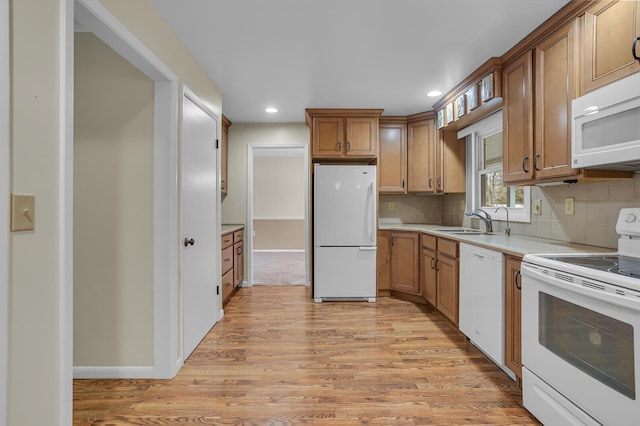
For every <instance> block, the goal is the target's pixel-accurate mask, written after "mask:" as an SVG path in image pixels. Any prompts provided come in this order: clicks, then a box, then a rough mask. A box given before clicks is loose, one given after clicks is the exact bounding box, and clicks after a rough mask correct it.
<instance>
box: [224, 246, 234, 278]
mask: <svg viewBox="0 0 640 426" xmlns="http://www.w3.org/2000/svg"><path fill="white" fill-rule="evenodd" d="M232 269H233V246H232V245H231V246H229V247H227V248H226V249H224V250H222V273H223V274H226V273H227V272H228V271H230V270H232Z"/></svg>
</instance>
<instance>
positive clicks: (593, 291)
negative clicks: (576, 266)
mask: <svg viewBox="0 0 640 426" xmlns="http://www.w3.org/2000/svg"><path fill="white" fill-rule="evenodd" d="M543 269H548V270H549V271H553V269H550V268H543ZM520 271H521V272H522V287H523V289H524V291H525V292H529V291H530V288H528V287H529V286H531V285H532V283H531V282H529V280H535V281H538V282H541V283H542V285H545V286H547V287H553V288H555V289H557V290H558V291H566V292H572V293H576V294H579V295H583V296H586V297H590V298H592V299H598V300H601V301H605V302H607V303H611V304H614V305H618V306H622V307H625V308H628V309H631V310H633V311H636V312H638V311H640V297H638V295H637V294H640V293H636V294H634V292H632V291H630V290H627V289H623V288H620V290H623V291H625V292H626V294H625V295H621V294H618V293H615V292H613V291H605V290H600V289H598V288H599V287H602V284H601V283H600V282H599V281H597V280H589V279H587V278H584V279H583V278H581V277H578V276H575V275H573V274H569V273H563V272H560V273H561V274H562V275H563V276H564V277H568V278H571V277H573V278H574V281H573V282H571V281H567V280H564V279H562V280H561V279H558V278H556V277H555V276H552V275H551V274H544V273H542V272H540V270H539V269H538V268H537V267H535V266H533V265H529V264H526V263H522V265H521V267H520ZM576 281H577V282H578V284H577V283H576ZM539 285H540V284H539ZM609 286H610V285H609ZM523 297H524V295H523Z"/></svg>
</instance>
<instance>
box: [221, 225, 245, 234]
mask: <svg viewBox="0 0 640 426" xmlns="http://www.w3.org/2000/svg"><path fill="white" fill-rule="evenodd" d="M220 228H221V235H224V234H228V233H229V232H235V231H239V230H241V229H242V228H244V225H233V224H223V225H222V226H221V227H220Z"/></svg>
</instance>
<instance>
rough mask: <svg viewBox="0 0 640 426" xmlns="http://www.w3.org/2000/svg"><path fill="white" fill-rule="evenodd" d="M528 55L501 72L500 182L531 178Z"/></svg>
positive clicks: (531, 137) (530, 93)
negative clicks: (501, 167)
mask: <svg viewBox="0 0 640 426" xmlns="http://www.w3.org/2000/svg"><path fill="white" fill-rule="evenodd" d="M531 56H532V55H531V52H530V51H527V52H525V53H524V54H523V55H522V56H520V57H519V58H517V59H516V60H514V61H513V62H512V63H510V64H509V65H507V66H506V67H505V68H504V70H503V72H502V84H503V87H502V94H503V108H502V129H503V132H502V135H503V136H502V141H503V142H502V149H503V180H504V182H505V184H506V183H513V182H526V181H531V180H532V179H533V167H532V164H531V162H532V160H533V94H532V90H533V80H532V69H531V66H532V58H531Z"/></svg>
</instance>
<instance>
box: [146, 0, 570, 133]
mask: <svg viewBox="0 0 640 426" xmlns="http://www.w3.org/2000/svg"><path fill="white" fill-rule="evenodd" d="M151 2H152V3H153V4H154V5H155V6H156V8H157V9H158V11H159V12H160V14H161V15H162V16H163V17H164V19H165V20H166V21H167V22H168V23H169V25H170V26H171V27H172V28H173V30H174V31H175V32H176V34H177V35H178V37H180V39H181V40H182V41H183V42H184V44H185V45H186V46H187V47H188V48H189V50H190V51H191V53H192V54H193V55H194V56H195V58H196V59H197V60H198V62H199V63H200V64H202V66H203V67H204V68H205V70H206V71H207V72H208V73H209V75H210V76H211V78H212V79H213V81H214V82H215V83H216V85H217V86H218V88H219V89H220V90H221V91H222V93H223V112H224V114H225V116H227V117H228V118H229V119H230V120H231V121H232V122H234V123H238V122H249V123H257V122H303V121H304V109H305V108H383V109H384V110H385V112H384V115H408V114H414V113H418V112H423V111H428V110H430V109H432V105H433V103H434V102H435V101H437V100H438V99H439V98H438V97H436V98H429V97H427V96H426V94H427V92H429V91H431V90H435V89H438V90H441V91H442V92H443V93H446V92H448V91H449V90H450V89H451V88H453V87H454V86H455V85H456V84H458V83H459V82H461V81H462V80H463V79H465V78H466V77H467V76H468V75H470V74H471V73H472V72H473V71H474V70H475V69H476V68H478V66H480V65H481V64H483V63H484V62H485V61H486V60H487V59H489V58H490V57H492V56H502V55H503V54H504V53H505V52H506V51H507V50H509V49H510V48H511V47H512V46H514V45H515V44H516V43H517V42H519V41H520V40H521V39H522V38H524V37H525V36H526V35H527V34H529V33H530V32H531V31H532V30H533V29H535V28H536V27H537V26H538V25H540V24H541V23H542V22H544V21H545V20H546V19H547V18H549V17H550V16H551V15H553V14H554V13H555V12H556V11H557V10H559V9H560V8H561V7H562V6H564V5H565V4H566V3H568V1H567V0H438V1H436V0H269V1H265V0H235V1H233V0H180V1H177V0H151ZM268 106H274V107H276V108H278V110H279V111H278V112H277V113H276V114H268V113H266V112H265V108H266V107H268Z"/></svg>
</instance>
